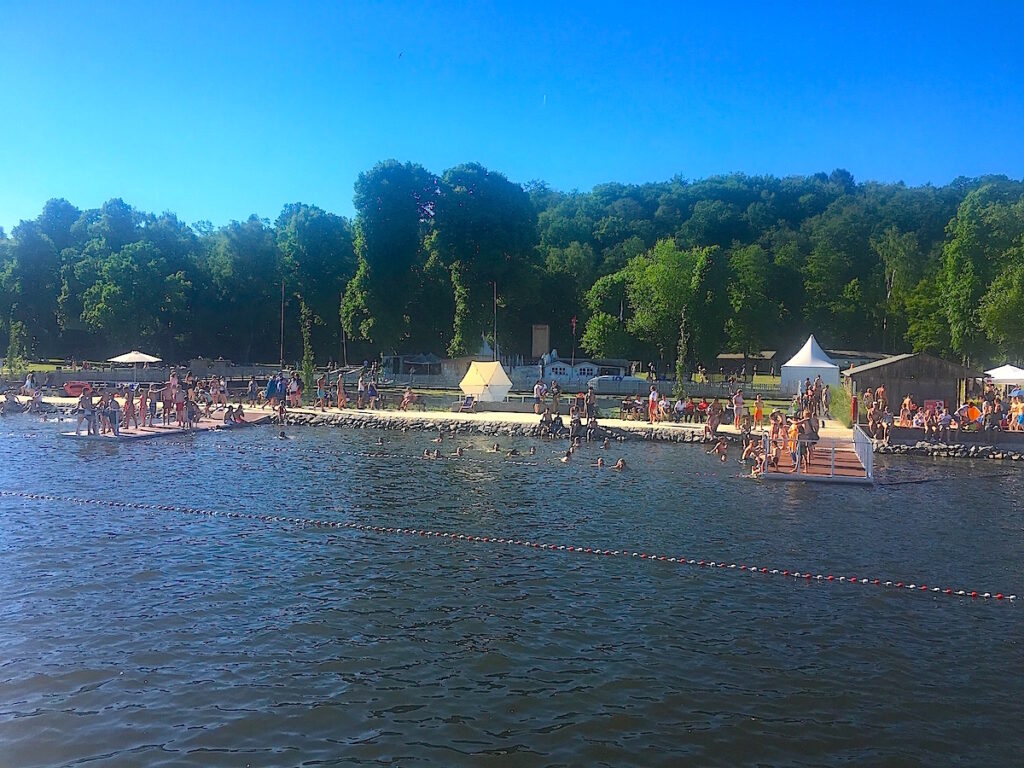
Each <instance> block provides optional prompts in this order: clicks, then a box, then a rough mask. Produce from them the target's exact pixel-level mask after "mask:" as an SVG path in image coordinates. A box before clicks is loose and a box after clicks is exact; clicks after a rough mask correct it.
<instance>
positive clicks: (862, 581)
mask: <svg viewBox="0 0 1024 768" xmlns="http://www.w3.org/2000/svg"><path fill="white" fill-rule="evenodd" d="M2 497H7V498H19V499H28V500H32V501H59V502H65V503H68V504H85V505H90V506H97V507H111V508H118V509H136V510H142V511H159V512H177V513H181V514H186V515H199V516H206V517H228V518H232V519H240V520H258V521H260V522H267V523H291V524H293V525H304V526H310V527H314V528H342V529H347V530H354V531H362V532H366V533H376V534H396V535H404V536H416V537H420V538H433V539H444V540H447V541H460V542H471V543H482V544H496V545H502V546H513V547H525V548H527V549H535V550H542V551H546V552H572V553H574V554H582V555H593V556H599V557H628V558H634V559H637V560H647V561H650V562H658V563H672V564H674V565H684V566H694V567H697V568H711V569H717V570H722V571H723V572H725V571H728V572H732V573H735V574H740V573H742V574H750V575H754V576H758V575H760V576H780V577H783V578H787V579H795V580H799V581H803V582H805V583H806V582H814V583H822V584H836V583H839V584H850V585H854V586H871V587H882V588H889V589H895V590H899V591H902V592H924V593H930V594H936V595H940V594H941V595H947V596H950V597H969V598H973V599H978V598H981V599H984V600H988V599H995V600H997V601H1004V600H1005V601H1007V602H1011V603H1012V602H1014V601H1016V600H1017V595H1007V594H1004V593H1003V592H995V593H992V592H981V591H978V590H973V589H971V590H969V589H956V588H954V587H936V586H928V585H926V584H916V583H910V582H903V581H893V580H883V579H877V578H864V577H858V576H835V575H833V574H831V573H830V574H822V573H812V572H810V571H797V570H790V569H779V568H767V567H763V566H756V565H747V564H745V563H727V562H726V561H724V560H709V559H702V560H696V559H693V558H687V557H682V556H680V557H669V556H665V555H655V554H650V553H647V552H634V551H632V550H629V549H621V550H620V549H615V550H610V549H602V548H600V547H580V546H575V545H571V546H566V545H563V544H549V543H543V542H539V541H531V540H528V539H514V538H504V537H495V536H477V535H472V534H464V533H453V532H451V531H435V530H430V529H421V528H397V527H394V526H384V525H368V524H364V523H354V522H342V521H337V520H316V519H311V518H305V517H288V516H287V515H269V514H261V513H253V512H224V511H219V510H211V509H197V508H195V507H178V506H173V505H169V504H137V503H133V502H129V501H108V500H103V499H88V498H81V497H77V496H56V495H52V494H42V493H26V492H23V491H3V490H0V498H2Z"/></svg>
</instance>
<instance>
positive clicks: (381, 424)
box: [43, 397, 1024, 462]
mask: <svg viewBox="0 0 1024 768" xmlns="http://www.w3.org/2000/svg"><path fill="white" fill-rule="evenodd" d="M43 401H44V403H46V404H47V405H51V406H54V407H56V408H57V409H58V410H61V411H63V410H64V409H67V408H70V407H72V406H73V405H74V404H75V403H76V399H75V398H58V397H47V398H44V399H43ZM247 413H248V414H250V415H252V416H256V415H257V414H259V415H261V416H262V415H267V416H270V415H272V414H271V412H270V410H269V409H260V408H259V407H258V406H257V407H255V408H251V409H249V410H248V411H247ZM539 420H540V417H539V416H537V415H536V414H533V413H519V412H508V411H478V412H476V413H452V412H450V411H398V410H386V411H382V410H377V411H371V410H369V409H364V410H355V409H345V410H338V409H337V408H332V409H329V410H327V411H326V412H323V413H321V412H320V411H319V410H316V409H313V408H308V407H302V408H293V409H290V410H289V411H288V412H287V421H286V424H285V426H302V427H332V428H348V429H383V430H401V431H409V430H416V431H423V432H437V431H443V432H448V433H451V434H461V435H468V434H480V435H494V436H504V437H532V438H540V437H541V434H540V424H539ZM272 425H273V426H278V425H277V424H276V421H274V422H272ZM566 427H567V429H566V436H565V437H561V438H556V439H559V440H562V439H566V438H567V436H568V424H566ZM598 430H599V434H600V436H601V438H602V439H603V438H604V437H608V438H610V439H612V440H616V441H619V442H624V441H629V440H639V441H645V442H662V443H697V444H701V445H703V444H706V443H708V442H710V438H705V437H704V425H703V424H693V423H690V424H687V423H678V424H677V423H674V422H661V423H656V424H650V423H648V422H646V421H626V420H623V419H617V418H603V419H598ZM852 434H853V432H852V430H850V429H847V428H846V427H844V426H842V424H840V423H839V422H838V421H835V420H828V421H827V422H826V427H825V428H824V429H823V430H822V431H821V436H822V437H823V438H832V439H836V440H842V441H850V440H852ZM719 435H720V436H722V437H725V438H726V439H727V440H729V441H730V442H734V441H735V440H737V439H738V437H739V433H738V432H737V430H736V429H735V428H733V426H732V425H731V424H723V425H721V426H720V427H719ZM874 452H875V453H876V454H878V455H888V456H920V457H925V458H951V459H989V460H996V461H1012V462H1018V461H1024V450H1022V451H1014V450H1009V449H1006V448H999V447H996V446H993V445H967V444H963V443H950V444H945V443H930V442H926V441H923V440H919V441H916V442H914V443H909V442H906V443H895V444H890V445H885V444H882V443H876V444H875V446H874Z"/></svg>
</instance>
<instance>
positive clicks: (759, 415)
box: [754, 395, 764, 429]
mask: <svg viewBox="0 0 1024 768" xmlns="http://www.w3.org/2000/svg"><path fill="white" fill-rule="evenodd" d="M763 424H764V401H763V400H762V399H761V396H760V395H758V396H757V397H755V398H754V425H755V426H756V427H757V428H758V429H761V426H762V425H763Z"/></svg>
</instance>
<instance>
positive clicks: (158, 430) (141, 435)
mask: <svg viewBox="0 0 1024 768" xmlns="http://www.w3.org/2000/svg"><path fill="white" fill-rule="evenodd" d="M244 419H245V423H244V424H237V425H234V426H225V424H224V422H223V414H222V415H221V417H220V418H216V419H202V420H200V422H199V423H198V424H197V425H196V426H195V427H194V428H193V429H182V428H181V427H165V426H162V425H160V424H157V425H156V426H153V427H139V428H137V429H136V428H134V427H133V428H131V429H122V430H121V435H120V436H119V437H114V433H113V432H107V433H106V434H105V435H87V434H86V433H85V424H84V423H83V424H82V432H81V434H78V435H76V434H75V433H74V432H61V433H60V436H61V437H67V438H70V439H72V440H92V441H97V442H108V443H111V442H118V443H127V442H132V441H135V440H154V439H157V438H161V437H183V436H185V437H187V436H188V435H194V434H198V433H200V432H212V431H214V430H221V429H227V430H231V429H242V428H244V427H250V426H254V425H256V424H266V423H268V422H269V421H270V416H268V415H267V414H266V413H247V414H245V416H244ZM75 421H77V419H76V418H72V422H73V423H74V422H75Z"/></svg>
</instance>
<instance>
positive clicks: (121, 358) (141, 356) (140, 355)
mask: <svg viewBox="0 0 1024 768" xmlns="http://www.w3.org/2000/svg"><path fill="white" fill-rule="evenodd" d="M107 362H108V363H125V364H128V363H134V365H135V368H134V371H133V373H132V381H135V380H137V379H138V377H139V363H159V362H161V360H160V358H159V357H154V356H153V355H147V354H146V353H145V352H139V350H137V349H133V350H132V351H131V352H125V353H124V354H123V355H118V356H117V357H110V358H107Z"/></svg>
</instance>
